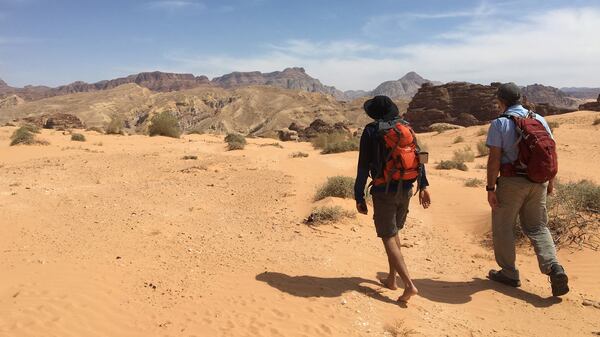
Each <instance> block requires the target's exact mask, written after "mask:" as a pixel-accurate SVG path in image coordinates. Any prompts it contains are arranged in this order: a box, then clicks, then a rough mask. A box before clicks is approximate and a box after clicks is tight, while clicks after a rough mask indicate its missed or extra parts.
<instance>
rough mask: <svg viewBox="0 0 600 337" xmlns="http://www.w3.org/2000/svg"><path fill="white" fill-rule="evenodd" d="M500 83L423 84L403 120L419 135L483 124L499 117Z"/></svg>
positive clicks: (558, 110) (552, 111) (546, 110)
mask: <svg viewBox="0 0 600 337" xmlns="http://www.w3.org/2000/svg"><path fill="white" fill-rule="evenodd" d="M499 85H500V83H492V84H491V85H481V84H472V83H466V82H453V83H447V84H444V85H438V86H432V85H430V84H427V83H426V84H424V85H423V86H421V89H419V91H418V92H417V94H416V95H415V97H414V98H413V100H412V101H411V102H410V103H409V105H408V110H407V113H406V115H405V119H406V120H407V121H409V122H410V123H411V124H412V125H413V128H414V129H415V130H416V131H418V132H425V131H428V129H429V126H430V125H431V124H434V123H449V124H455V125H461V126H473V125H480V124H485V123H487V122H488V121H490V120H492V119H494V118H496V117H497V116H498V114H499V112H498V106H497V104H496V92H497V88H498V86H499ZM528 106H529V108H530V109H532V110H533V111H535V112H537V113H539V114H541V115H542V116H546V115H556V114H562V113H567V112H572V111H575V109H572V108H565V107H556V106H553V105H551V104H547V103H537V104H536V103H535V102H532V101H531V100H530V101H529V102H528Z"/></svg>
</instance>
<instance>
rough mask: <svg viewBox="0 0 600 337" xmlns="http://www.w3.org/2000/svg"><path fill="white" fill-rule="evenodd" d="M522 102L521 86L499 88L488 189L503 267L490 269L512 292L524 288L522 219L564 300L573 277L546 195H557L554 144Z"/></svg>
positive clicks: (540, 121)
mask: <svg viewBox="0 0 600 337" xmlns="http://www.w3.org/2000/svg"><path fill="white" fill-rule="evenodd" d="M520 99H521V93H520V90H519V87H517V86H516V85H515V84H514V83H507V84H503V85H501V86H500V87H499V88H498V93H497V100H498V105H499V107H500V111H502V115H500V117H498V118H497V119H495V120H493V121H492V123H491V125H490V129H489V132H488V137H487V141H486V145H487V146H488V147H489V149H490V154H489V158H488V166H487V187H486V190H487V192H488V202H489V204H490V206H491V207H492V236H493V241H494V254H495V255H496V262H497V263H498V265H499V266H500V268H501V269H500V270H491V271H490V273H489V275H488V277H489V278H490V279H491V280H493V281H497V282H500V283H503V284H506V285H509V286H511V287H519V286H520V285H521V282H520V280H519V271H518V270H517V267H516V266H515V236H514V232H513V228H514V226H515V222H516V221H517V217H519V218H520V220H521V227H522V228H523V232H525V235H527V237H529V239H530V240H531V243H532V245H533V248H534V250H535V254H536V255H537V259H538V263H539V266H540V270H541V271H542V273H544V274H547V275H548V276H549V277H550V282H551V284H552V295H554V296H561V295H564V294H566V293H567V292H569V286H568V278H567V275H566V274H565V270H564V269H563V267H562V266H561V265H560V264H559V263H558V260H557V259H556V248H555V247H554V241H553V240H552V236H551V234H550V231H549V230H548V227H547V226H546V224H547V222H548V214H547V212H546V195H547V194H548V193H552V189H553V179H554V176H555V175H556V172H557V171H558V165H557V161H556V149H555V143H554V140H553V138H552V132H551V131H550V128H549V127H548V123H546V120H545V119H544V118H543V117H542V116H540V115H537V114H535V113H533V112H531V111H528V110H527V109H525V108H523V106H522V105H521V103H520ZM498 173H500V178H498ZM496 186H497V188H496Z"/></svg>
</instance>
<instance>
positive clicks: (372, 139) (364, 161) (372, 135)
mask: <svg viewBox="0 0 600 337" xmlns="http://www.w3.org/2000/svg"><path fill="white" fill-rule="evenodd" d="M379 146H381V145H380V144H379V142H378V140H377V128H376V126H375V125H374V124H368V125H367V126H366V127H365V129H364V131H363V133H362V136H361V137H360V150H359V153H358V169H357V172H356V181H355V182H354V199H355V200H356V201H357V202H363V201H364V200H365V185H366V184H367V179H368V177H369V172H370V173H371V176H373V175H375V174H376V172H375V171H374V169H375V165H376V162H375V161H376V159H375V155H376V153H377V151H379V148H378V147H379ZM421 172H422V174H421V176H420V177H421V182H420V186H421V187H426V186H429V182H428V181H427V175H426V173H425V165H423V166H422V171H421ZM416 180H417V179H416V178H415V179H411V180H404V181H403V182H402V184H403V185H402V188H403V189H411V188H412V187H413V185H414V183H415V181H416ZM385 190H386V186H385V185H383V186H381V185H380V186H375V185H373V186H372V187H371V193H373V192H383V191H385ZM397 190H398V182H397V181H391V182H390V184H389V187H388V191H389V192H396V191H397Z"/></svg>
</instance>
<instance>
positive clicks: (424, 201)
mask: <svg viewBox="0 0 600 337" xmlns="http://www.w3.org/2000/svg"><path fill="white" fill-rule="evenodd" d="M419 204H420V205H421V206H423V208H425V209H427V208H429V206H431V196H430V195H429V191H428V190H421V191H420V192H419Z"/></svg>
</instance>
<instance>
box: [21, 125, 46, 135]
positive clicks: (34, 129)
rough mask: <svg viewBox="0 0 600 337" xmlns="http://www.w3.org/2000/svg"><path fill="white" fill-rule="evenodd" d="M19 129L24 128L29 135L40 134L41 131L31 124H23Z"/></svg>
mask: <svg viewBox="0 0 600 337" xmlns="http://www.w3.org/2000/svg"><path fill="white" fill-rule="evenodd" d="M21 127H22V128H25V129H26V130H27V131H29V132H31V133H40V130H41V129H40V127H39V126H37V125H33V124H24V125H23V126H21Z"/></svg>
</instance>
